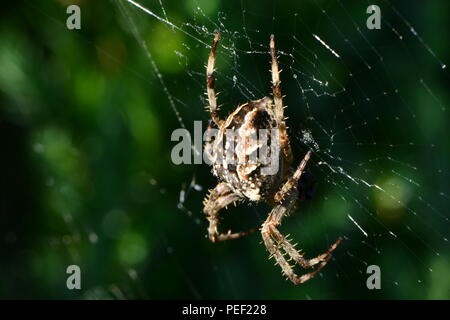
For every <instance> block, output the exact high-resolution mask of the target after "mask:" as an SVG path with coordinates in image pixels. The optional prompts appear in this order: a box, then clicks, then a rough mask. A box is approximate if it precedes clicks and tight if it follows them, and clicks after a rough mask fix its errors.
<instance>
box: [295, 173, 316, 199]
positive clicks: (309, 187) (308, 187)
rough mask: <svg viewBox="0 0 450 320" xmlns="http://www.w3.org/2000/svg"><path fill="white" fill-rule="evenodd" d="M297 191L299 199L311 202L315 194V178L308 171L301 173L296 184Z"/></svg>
mask: <svg viewBox="0 0 450 320" xmlns="http://www.w3.org/2000/svg"><path fill="white" fill-rule="evenodd" d="M297 189H298V193H299V199H301V200H311V199H312V198H313V197H314V194H315V192H316V178H315V177H314V175H313V174H312V173H311V172H309V171H305V172H303V174H302V177H301V178H300V180H298V182H297Z"/></svg>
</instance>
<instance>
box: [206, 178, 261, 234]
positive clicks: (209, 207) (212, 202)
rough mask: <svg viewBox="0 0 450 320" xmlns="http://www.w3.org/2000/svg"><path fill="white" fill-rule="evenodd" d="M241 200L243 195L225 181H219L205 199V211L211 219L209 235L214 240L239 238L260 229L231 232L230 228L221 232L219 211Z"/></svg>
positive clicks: (209, 219)
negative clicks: (236, 192)
mask: <svg viewBox="0 0 450 320" xmlns="http://www.w3.org/2000/svg"><path fill="white" fill-rule="evenodd" d="M239 200H241V197H240V196H238V195H237V194H235V193H234V192H233V191H232V190H231V189H230V188H229V187H228V186H227V184H226V183H224V182H221V183H219V184H218V185H217V186H216V187H215V188H214V189H213V190H211V192H210V194H209V196H208V197H207V198H206V199H205V201H204V208H203V212H204V213H205V214H206V215H207V219H208V221H209V227H208V237H209V239H210V240H211V241H212V242H216V241H225V240H229V239H237V238H240V237H243V236H245V235H247V234H249V233H252V232H254V231H256V230H258V229H257V228H255V229H252V230H249V231H246V232H235V233H231V230H230V231H228V233H225V234H224V233H219V231H218V226H219V211H220V210H221V209H223V208H225V207H226V206H228V205H229V204H232V203H236V202H237V201H239Z"/></svg>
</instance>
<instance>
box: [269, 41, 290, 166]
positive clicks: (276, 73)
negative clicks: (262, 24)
mask: <svg viewBox="0 0 450 320" xmlns="http://www.w3.org/2000/svg"><path fill="white" fill-rule="evenodd" d="M269 45H270V56H271V57H272V62H271V65H272V68H271V70H270V73H271V74H272V93H273V100H274V104H275V110H274V112H275V117H276V119H277V121H278V124H279V127H280V147H281V149H282V151H283V153H284V155H285V157H286V159H287V162H288V164H289V165H290V163H291V162H292V151H291V145H290V143H289V137H288V134H287V130H286V129H287V128H286V124H285V123H284V120H285V119H284V106H283V96H282V94H281V80H280V72H281V70H279V69H278V60H277V53H276V50H275V36H274V35H273V34H272V35H271V36H270V44H269Z"/></svg>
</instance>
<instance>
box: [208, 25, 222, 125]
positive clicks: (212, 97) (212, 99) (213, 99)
mask: <svg viewBox="0 0 450 320" xmlns="http://www.w3.org/2000/svg"><path fill="white" fill-rule="evenodd" d="M219 35H220V32H217V33H216V35H215V36H214V41H213V44H212V46H211V51H210V53H209V58H208V65H207V66H206V93H207V95H208V103H209V112H210V113H211V118H212V119H213V121H214V122H215V123H216V124H217V125H218V126H219V125H220V123H221V122H222V120H221V119H220V118H219V114H218V112H217V110H218V108H217V96H216V92H215V90H214V88H215V80H216V79H215V78H214V65H215V62H216V48H217V42H218V41H219Z"/></svg>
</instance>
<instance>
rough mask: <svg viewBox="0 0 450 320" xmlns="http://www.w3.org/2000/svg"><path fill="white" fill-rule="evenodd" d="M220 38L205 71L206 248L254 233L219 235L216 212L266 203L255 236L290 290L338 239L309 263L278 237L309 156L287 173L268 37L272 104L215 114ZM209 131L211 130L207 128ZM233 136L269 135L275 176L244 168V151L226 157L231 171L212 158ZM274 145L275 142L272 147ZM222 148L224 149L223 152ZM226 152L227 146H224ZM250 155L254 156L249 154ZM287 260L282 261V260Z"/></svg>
mask: <svg viewBox="0 0 450 320" xmlns="http://www.w3.org/2000/svg"><path fill="white" fill-rule="evenodd" d="M219 35H220V32H217V33H216V34H215V37H214V41H213V44H212V47H211V51H210V54H209V59H208V64H207V66H206V89H207V96H208V102H209V106H208V107H209V112H210V115H211V119H212V121H211V122H210V123H214V124H215V125H216V126H217V127H218V133H217V135H216V136H215V138H214V139H211V140H210V141H207V142H206V143H205V149H207V150H210V153H211V155H212V163H211V164H212V167H213V168H212V172H213V174H214V175H215V176H216V177H217V178H218V180H219V183H218V184H217V186H216V187H215V188H214V189H212V190H210V191H209V195H208V196H207V197H206V198H205V200H204V208H203V211H204V213H205V214H206V217H207V219H208V221H209V227H208V237H209V239H210V240H211V241H212V242H216V241H224V240H228V239H237V238H240V237H242V236H245V235H247V234H249V233H251V232H253V231H255V230H257V229H253V230H249V231H246V232H234V233H233V232H231V230H230V231H228V233H220V232H219V230H218V225H219V211H220V210H221V209H223V208H226V207H227V206H228V205H230V204H236V203H238V202H240V201H245V200H246V201H250V202H266V203H268V204H269V205H271V206H272V207H273V208H272V210H271V212H270V213H269V215H268V217H267V219H266V221H265V222H264V223H263V224H262V226H261V228H260V231H261V235H262V238H263V241H264V244H265V246H266V248H267V250H268V251H269V253H270V258H271V257H274V258H275V260H276V263H277V264H278V265H279V266H280V267H281V269H282V273H283V274H284V275H286V276H287V278H289V279H290V280H291V281H292V282H293V283H294V284H301V283H304V282H305V281H308V280H309V279H311V278H312V277H314V276H315V275H316V274H317V273H318V272H319V271H320V270H321V269H322V268H323V267H324V266H325V265H326V264H327V262H328V260H329V259H330V258H331V252H332V251H333V250H334V249H336V247H337V246H338V245H339V243H340V242H341V239H338V240H337V241H336V242H335V243H334V244H333V245H332V246H331V247H330V248H329V249H328V250H327V251H326V252H325V253H323V254H320V255H318V256H317V257H315V258H313V259H306V258H304V257H303V254H302V253H301V252H299V251H297V250H296V249H295V245H293V244H292V243H291V242H290V241H289V240H288V239H287V238H286V237H285V236H283V235H282V234H281V233H280V231H278V226H279V225H280V224H281V220H282V218H283V217H284V216H288V215H289V214H290V213H292V212H294V211H295V209H296V208H297V206H298V204H299V202H301V201H302V200H304V199H305V197H306V196H305V190H302V188H303V187H302V185H303V184H302V181H301V180H300V178H301V177H302V174H303V172H304V169H305V166H306V164H307V162H308V160H309V159H310V158H311V156H312V151H311V150H309V151H308V152H307V153H306V155H305V156H304V158H303V160H302V161H301V163H300V164H299V166H298V167H297V169H296V170H294V168H293V167H292V151H291V146H290V141H289V137H288V134H287V127H286V124H285V117H284V112H283V111H284V110H283V109H284V108H285V107H284V106H283V100H282V98H283V97H282V95H281V87H280V71H279V70H278V62H277V57H276V51H275V38H274V36H273V35H271V37H270V55H271V58H272V61H271V65H272V68H271V74H272V92H273V100H272V99H270V98H268V97H265V98H262V99H260V100H255V101H250V102H247V103H244V104H242V105H239V106H238V107H237V108H236V109H235V110H234V111H233V112H232V113H231V114H230V115H229V116H228V117H227V118H226V119H225V120H223V119H221V118H220V116H219V114H218V106H217V98H216V93H215V78H214V66H215V57H216V49H217V43H218V41H219ZM210 126H211V124H210ZM230 129H231V130H234V132H237V133H238V138H240V139H251V137H250V132H252V130H253V131H254V129H256V130H258V129H275V130H277V132H278V135H277V137H278V139H275V140H274V139H272V140H274V141H271V142H270V143H271V144H274V143H277V144H278V146H279V150H281V152H279V154H278V158H277V161H278V162H279V167H278V170H277V172H276V173H275V174H271V175H265V174H262V169H263V167H264V164H263V163H260V162H256V163H255V162H250V161H248V159H249V152H250V151H248V150H247V149H245V148H234V149H232V150H228V151H231V153H232V154H233V159H237V161H236V163H235V164H233V165H231V164H229V163H227V160H223V159H222V158H220V160H219V157H217V154H218V153H219V152H221V151H223V149H221V147H220V146H221V145H222V144H223V142H224V141H225V140H226V138H227V137H226V136H227V135H228V133H227V132H228V131H227V130H230ZM276 140H278V141H276ZM225 148H227V146H225ZM228 148H230V146H229V145H228ZM253 151H254V150H253ZM285 256H287V258H286V257H285ZM291 260H293V261H295V263H297V264H298V265H300V266H301V267H302V268H304V269H309V268H312V271H310V272H309V273H306V274H303V275H301V276H299V275H297V274H296V273H295V272H294V270H293V268H292V266H291V265H290V263H289V261H291Z"/></svg>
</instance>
